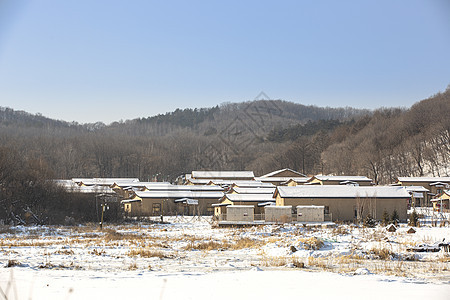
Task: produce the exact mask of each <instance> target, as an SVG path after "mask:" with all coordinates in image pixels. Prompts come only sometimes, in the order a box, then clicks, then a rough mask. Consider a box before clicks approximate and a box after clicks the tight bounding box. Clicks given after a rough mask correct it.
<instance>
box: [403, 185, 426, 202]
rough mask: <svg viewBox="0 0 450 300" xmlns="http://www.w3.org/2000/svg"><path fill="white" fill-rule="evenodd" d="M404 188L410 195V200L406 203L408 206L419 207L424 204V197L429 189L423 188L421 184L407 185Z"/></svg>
mask: <svg viewBox="0 0 450 300" xmlns="http://www.w3.org/2000/svg"><path fill="white" fill-rule="evenodd" d="M405 189H406V190H407V191H408V193H409V194H410V195H411V200H410V201H409V203H408V208H411V207H421V206H426V205H425V199H426V198H427V194H428V193H429V192H430V190H428V189H426V188H424V187H423V186H413V185H412V186H407V187H405Z"/></svg>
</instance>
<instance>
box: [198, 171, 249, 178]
mask: <svg viewBox="0 0 450 300" xmlns="http://www.w3.org/2000/svg"><path fill="white" fill-rule="evenodd" d="M192 178H195V179H202V178H203V179H233V178H248V179H253V178H255V175H254V174H253V171H192Z"/></svg>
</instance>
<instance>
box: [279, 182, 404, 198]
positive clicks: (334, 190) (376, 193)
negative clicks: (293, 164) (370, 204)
mask: <svg viewBox="0 0 450 300" xmlns="http://www.w3.org/2000/svg"><path fill="white" fill-rule="evenodd" d="M278 193H279V195H280V197H282V198H358V197H361V198H366V197H370V198H410V197H411V196H410V195H409V193H408V191H407V190H406V189H405V188H404V187H397V186H348V185H325V186H323V185H318V186H317V185H301V186H279V187H278Z"/></svg>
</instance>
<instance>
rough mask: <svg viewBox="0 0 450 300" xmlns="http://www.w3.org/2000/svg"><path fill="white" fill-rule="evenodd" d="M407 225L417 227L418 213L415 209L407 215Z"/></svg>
mask: <svg viewBox="0 0 450 300" xmlns="http://www.w3.org/2000/svg"><path fill="white" fill-rule="evenodd" d="M408 225H409V226H413V227H417V226H418V225H419V215H418V214H417V213H416V211H415V210H413V212H412V213H411V214H410V215H409V222H408Z"/></svg>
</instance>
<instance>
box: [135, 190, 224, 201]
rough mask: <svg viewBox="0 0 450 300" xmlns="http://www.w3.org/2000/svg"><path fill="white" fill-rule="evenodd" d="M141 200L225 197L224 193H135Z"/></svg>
mask: <svg viewBox="0 0 450 300" xmlns="http://www.w3.org/2000/svg"><path fill="white" fill-rule="evenodd" d="M135 194H136V196H138V197H139V198H193V199H196V198H217V199H220V198H222V196H223V192H192V191H144V192H140V191H138V192H135Z"/></svg>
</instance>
